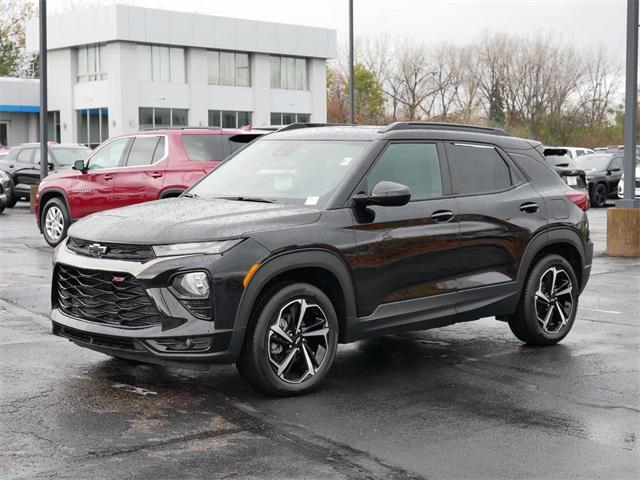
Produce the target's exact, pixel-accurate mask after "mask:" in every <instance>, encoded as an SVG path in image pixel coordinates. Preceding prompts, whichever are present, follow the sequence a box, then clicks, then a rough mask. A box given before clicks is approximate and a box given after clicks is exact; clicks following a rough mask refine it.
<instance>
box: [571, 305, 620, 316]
mask: <svg viewBox="0 0 640 480" xmlns="http://www.w3.org/2000/svg"><path fill="white" fill-rule="evenodd" d="M580 310H589V311H591V312H600V313H612V314H613V315H621V314H622V312H619V311H617V310H601V309H599V308H589V307H583V306H580Z"/></svg>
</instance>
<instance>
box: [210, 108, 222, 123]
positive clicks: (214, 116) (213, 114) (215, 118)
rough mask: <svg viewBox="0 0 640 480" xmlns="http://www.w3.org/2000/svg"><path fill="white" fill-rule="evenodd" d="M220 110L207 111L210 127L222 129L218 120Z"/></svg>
mask: <svg viewBox="0 0 640 480" xmlns="http://www.w3.org/2000/svg"><path fill="white" fill-rule="evenodd" d="M221 113H222V112H220V110H209V126H210V127H222V121H221V120H220V114H221Z"/></svg>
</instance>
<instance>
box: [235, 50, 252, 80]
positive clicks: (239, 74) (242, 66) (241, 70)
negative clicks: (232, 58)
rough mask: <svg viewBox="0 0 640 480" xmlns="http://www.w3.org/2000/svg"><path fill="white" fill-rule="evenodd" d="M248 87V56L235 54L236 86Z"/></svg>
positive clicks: (249, 76) (249, 78)
mask: <svg viewBox="0 0 640 480" xmlns="http://www.w3.org/2000/svg"><path fill="white" fill-rule="evenodd" d="M249 85H251V75H250V72H249V54H247V53H236V86H238V87H248V86H249Z"/></svg>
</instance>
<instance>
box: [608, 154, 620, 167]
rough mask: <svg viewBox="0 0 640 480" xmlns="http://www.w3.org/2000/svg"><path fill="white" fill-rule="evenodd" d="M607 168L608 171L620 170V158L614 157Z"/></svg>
mask: <svg viewBox="0 0 640 480" xmlns="http://www.w3.org/2000/svg"><path fill="white" fill-rule="evenodd" d="M609 168H610V169H613V168H619V169H620V170H622V157H615V158H614V159H613V160H612V161H611V164H610V165H609Z"/></svg>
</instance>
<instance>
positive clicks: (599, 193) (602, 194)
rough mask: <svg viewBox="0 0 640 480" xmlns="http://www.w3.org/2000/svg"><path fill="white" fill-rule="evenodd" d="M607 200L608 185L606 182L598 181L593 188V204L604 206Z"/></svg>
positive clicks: (594, 205)
mask: <svg viewBox="0 0 640 480" xmlns="http://www.w3.org/2000/svg"><path fill="white" fill-rule="evenodd" d="M606 202H607V186H606V185H605V184H604V183H598V184H597V185H596V186H595V187H594V189H593V198H592V199H591V206H592V207H596V208H602V207H604V206H605V204H606Z"/></svg>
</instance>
